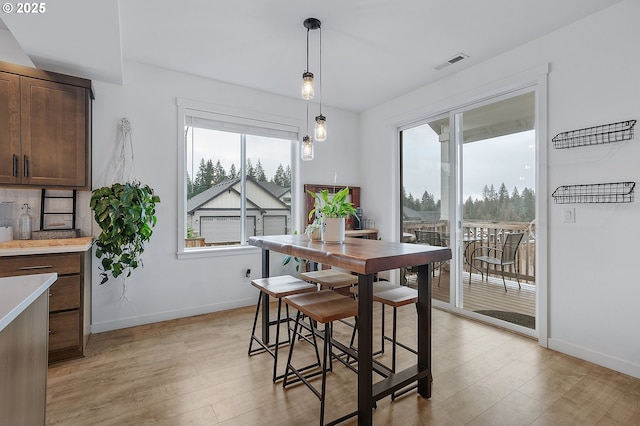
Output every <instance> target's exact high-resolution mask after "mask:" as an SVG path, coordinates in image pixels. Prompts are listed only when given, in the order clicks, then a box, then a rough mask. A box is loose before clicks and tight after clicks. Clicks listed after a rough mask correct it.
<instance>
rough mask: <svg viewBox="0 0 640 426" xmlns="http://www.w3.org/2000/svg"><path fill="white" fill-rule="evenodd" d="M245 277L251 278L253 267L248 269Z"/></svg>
mask: <svg viewBox="0 0 640 426" xmlns="http://www.w3.org/2000/svg"><path fill="white" fill-rule="evenodd" d="M244 277H245V278H251V268H247V270H246V271H245V273H244Z"/></svg>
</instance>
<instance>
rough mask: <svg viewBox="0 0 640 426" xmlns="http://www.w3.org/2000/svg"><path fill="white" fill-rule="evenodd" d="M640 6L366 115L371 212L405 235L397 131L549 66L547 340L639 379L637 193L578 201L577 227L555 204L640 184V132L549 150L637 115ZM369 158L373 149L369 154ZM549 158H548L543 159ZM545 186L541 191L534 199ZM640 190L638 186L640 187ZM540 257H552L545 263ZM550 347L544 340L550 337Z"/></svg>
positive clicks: (383, 227) (627, 4)
mask: <svg viewBox="0 0 640 426" xmlns="http://www.w3.org/2000/svg"><path fill="white" fill-rule="evenodd" d="M637 16H640V2H637V1H636V0H626V1H623V2H621V3H619V4H617V5H615V6H613V7H611V8H609V9H606V10H604V11H602V12H600V13H598V14H595V15H593V16H591V17H588V18H586V19H584V20H582V21H579V22H576V23H574V24H572V25H570V26H567V27H565V28H564V29H562V30H560V31H557V32H554V33H552V34H549V35H547V36H545V37H543V38H541V39H539V40H537V41H535V42H532V43H529V44H526V45H524V46H521V47H520V48H517V49H514V50H513V51H510V52H507V53H506V54H503V55H501V56H499V57H496V58H494V59H492V60H489V61H486V62H484V63H482V64H479V65H477V66H475V67H473V68H472V69H469V70H467V71H464V72H460V73H458V74H456V75H453V76H451V77H450V78H447V79H444V80H441V81H439V82H438V83H435V84H432V85H430V86H426V87H423V88H421V89H419V90H416V91H414V92H412V93H410V94H407V95H405V96H402V97H400V98H397V99H394V100H393V101H390V102H388V103H386V104H384V105H381V106H379V107H376V108H374V109H371V110H369V111H366V112H365V113H363V114H362V115H361V119H360V129H361V144H362V146H363V147H364V146H367V147H368V149H367V150H366V156H365V157H364V158H363V161H366V162H367V163H368V164H375V165H376V167H371V168H368V167H362V173H363V177H362V179H363V181H364V182H367V185H366V187H375V188H379V190H380V191H382V193H380V192H378V193H377V194H378V195H379V196H376V197H374V196H373V195H372V194H371V192H369V191H366V188H365V191H363V205H366V206H370V207H369V208H370V209H371V208H372V207H373V208H374V210H375V211H376V214H377V217H376V220H377V222H378V226H379V228H380V232H381V236H382V238H393V237H396V235H397V230H396V228H397V223H398V222H397V220H398V218H397V214H396V212H395V209H396V208H397V207H396V206H395V205H393V204H390V203H389V201H388V200H389V197H390V196H393V197H395V198H397V193H398V191H397V185H398V182H397V178H396V174H397V167H396V165H397V162H398V160H397V158H398V156H397V153H396V149H397V142H396V141H395V133H396V132H395V127H396V125H398V124H400V123H407V122H411V121H412V120H415V119H417V118H424V117H427V116H429V115H431V114H435V113H439V112H442V111H446V110H447V109H449V108H452V107H456V106H459V105H461V104H463V103H466V102H468V101H469V100H472V99H474V98H477V97H481V96H483V95H486V94H489V93H491V92H493V91H495V90H498V89H500V88H501V87H505V88H506V87H509V86H510V85H512V84H514V83H517V82H518V81H526V80H527V79H529V77H531V75H534V74H535V72H532V71H528V70H532V69H536V67H540V66H543V65H544V64H546V63H549V64H550V72H549V75H548V121H547V125H548V134H547V135H541V136H542V137H541V141H543V143H548V144H549V145H548V158H547V160H548V169H546V170H543V171H542V172H543V173H546V178H547V181H548V184H547V188H546V192H547V193H548V196H549V199H548V200H547V202H548V209H547V213H548V227H547V235H548V247H547V249H548V259H547V261H548V274H547V276H546V277H541V281H542V282H543V283H544V282H545V281H546V283H547V285H548V287H547V290H548V306H547V307H548V309H549V317H548V337H549V339H548V345H549V347H550V348H552V349H557V350H560V351H562V352H565V353H568V354H570V355H573V356H576V357H579V358H583V359H586V360H589V361H592V362H595V363H598V364H601V365H604V366H607V367H609V368H612V369H615V370H618V371H621V372H624V373H626V374H630V375H633V376H635V377H640V331H638V330H639V329H638V324H640V278H638V269H637V265H635V262H637V261H638V260H637V258H638V254H639V253H640V249H638V241H640V226H638V223H639V219H640V203H639V202H640V197H638V196H636V200H638V201H636V202H634V203H630V204H599V205H595V204H576V205H572V206H573V207H575V209H576V223H573V224H568V223H563V222H562V221H561V212H562V207H563V206H562V205H555V204H553V202H552V201H551V199H550V195H551V193H552V192H553V190H554V189H555V188H556V187H558V186H560V185H567V184H582V183H605V182H617V181H635V182H639V183H640V171H639V170H640V169H639V167H638V165H637V163H638V159H639V158H640V140H639V139H640V136H638V128H637V127H638V126H636V136H635V138H634V140H632V141H629V142H623V143H619V144H612V145H600V146H596V147H582V148H574V149H566V150H557V149H553V148H551V138H552V137H553V136H554V135H556V134H557V133H560V132H563V131H568V130H575V129H580V128H583V127H590V126H596V125H601V124H608V123H613V122H617V121H622V120H628V119H640V102H639V101H638V99H640V83H639V81H640V80H639V77H638V76H639V75H640V54H639V53H638V46H637V44H638V40H640V26H638V25H637V22H636V20H637V19H636V18H637ZM363 152H365V151H364V150H363ZM541 160H542V161H544V160H545V159H544V158H542V159H541ZM541 189H542V190H543V191H544V189H543V188H538V194H540V193H541V192H543V191H541ZM638 189H640V188H638ZM543 261H544V260H543ZM542 343H543V344H545V343H547V342H542Z"/></svg>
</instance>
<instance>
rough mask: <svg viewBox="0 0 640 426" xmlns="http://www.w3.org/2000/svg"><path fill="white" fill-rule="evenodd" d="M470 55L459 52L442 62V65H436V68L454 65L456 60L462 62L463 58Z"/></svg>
mask: <svg viewBox="0 0 640 426" xmlns="http://www.w3.org/2000/svg"><path fill="white" fill-rule="evenodd" d="M468 57H469V55H465V54H464V53H458V54H457V55H454V56H453V57H451V58H449V59H447V60H446V61H445V62H443V63H441V64H440V65H436V66H435V67H434V68H435V69H436V70H441V69H442V68H444V67H448V66H449V65H453V64H455V63H456V62H460V61H461V60H463V59H466V58H468Z"/></svg>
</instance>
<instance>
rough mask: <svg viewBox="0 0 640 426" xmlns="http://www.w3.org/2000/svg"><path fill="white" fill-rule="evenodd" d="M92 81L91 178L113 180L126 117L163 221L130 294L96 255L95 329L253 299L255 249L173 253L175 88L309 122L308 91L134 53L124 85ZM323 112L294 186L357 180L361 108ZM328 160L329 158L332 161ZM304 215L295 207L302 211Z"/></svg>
mask: <svg viewBox="0 0 640 426" xmlns="http://www.w3.org/2000/svg"><path fill="white" fill-rule="evenodd" d="M94 89H95V95H96V100H95V101H94V103H93V187H94V188H96V187H99V186H102V185H105V184H110V182H111V179H112V175H113V169H112V162H113V161H114V159H115V153H116V152H119V151H118V150H119V141H118V133H117V131H118V124H119V120H120V119H121V118H122V117H126V118H128V119H129V121H130V122H131V126H132V129H133V131H132V135H133V145H134V152H135V170H136V177H137V178H138V179H139V180H141V181H143V182H144V183H147V184H149V185H150V186H151V187H153V188H154V190H155V191H156V193H157V194H158V195H159V196H160V198H161V203H160V204H159V205H158V209H157V215H158V225H157V226H156V228H154V234H153V236H152V238H151V241H150V242H149V243H148V245H147V246H146V249H145V252H144V255H143V261H144V268H140V269H137V270H135V271H134V272H133V274H132V276H131V277H130V278H129V279H127V280H126V299H125V298H122V297H121V295H122V285H121V283H119V282H118V281H113V280H110V281H109V282H108V283H106V284H104V285H98V283H99V282H100V279H99V276H98V272H99V271H98V269H97V266H98V260H97V259H95V258H94V265H93V266H94V267H93V273H94V279H93V282H94V285H93V320H92V331H93V332H99V331H105V330H111V329H116V328H122V327H127V326H131V325H136V324H143V323H149V322H155V321H160V320H166V319H171V318H177V317H182V316H187V315H194V314H200V313H206V312H212V311H216V310H223V309H229V308H233V307H238V306H247V305H252V304H254V303H255V301H256V297H257V295H256V293H255V291H254V290H255V289H254V288H253V287H251V285H250V283H249V280H247V279H245V277H244V271H245V269H246V268H251V270H252V277H259V276H260V273H261V257H260V251H259V250H258V249H254V250H252V253H250V254H246V253H245V254H238V253H234V254H227V255H226V256H222V257H203V258H191V259H183V260H178V259H177V257H176V249H177V241H176V235H177V220H178V216H177V192H178V190H177V188H178V186H177V185H178V176H177V166H178V165H177V161H176V157H177V137H178V136H177V135H178V132H177V120H178V117H177V114H178V113H177V106H176V98H185V99H191V100H194V101H198V102H206V103H210V104H213V105H219V106H223V107H224V108H233V109H242V110H246V111H253V112H257V113H260V114H270V115H272V116H273V115H278V116H282V117H286V118H288V119H289V120H291V119H294V120H297V121H299V122H300V125H301V126H302V127H303V129H302V131H304V126H305V113H306V109H305V104H304V101H302V100H296V99H295V98H284V97H281V96H276V95H272V94H269V93H266V92H260V91H256V90H250V89H246V88H241V87H238V86H233V85H229V84H225V83H222V82H216V81H211V80H207V79H203V78H200V77H196V76H192V75H186V74H181V73H176V72H171V71H167V70H164V69H159V68H154V67H150V66H147V65H142V64H136V63H125V84H124V85H123V86H118V85H112V84H107V83H101V82H97V81H95V82H94ZM293 96H295V95H293ZM323 112H325V115H326V116H327V117H328V125H329V126H330V127H329V132H331V133H330V135H329V139H327V141H326V142H323V143H317V144H316V154H315V155H316V159H315V160H314V161H312V162H305V163H302V164H301V167H300V176H299V178H298V179H297V180H296V181H295V184H296V185H297V188H296V189H294V191H295V193H296V195H301V194H302V193H303V191H302V184H304V183H330V182H333V176H334V172H335V173H337V174H338V181H339V183H346V184H351V185H358V184H359V183H360V178H359V170H358V165H357V164H358V161H357V158H358V156H357V155H358V152H357V148H358V147H357V139H358V128H357V116H356V115H355V114H353V113H349V112H344V111H340V110H336V109H332V108H328V107H327V108H324V111H323ZM311 130H313V129H311ZM338 135H339V136H338ZM329 163H331V166H327V164H329ZM294 167H295V166H294ZM294 173H295V168H294ZM294 179H295V176H294ZM303 215H304V213H303V212H302V211H298V212H297V218H298V220H300V221H301V220H302V216H303ZM96 228H97V226H96ZM97 233H98V230H97V229H94V234H95V235H97ZM273 263H275V265H274V267H272V271H274V272H275V273H278V272H279V270H278V269H276V268H279V264H278V262H277V261H276V262H273Z"/></svg>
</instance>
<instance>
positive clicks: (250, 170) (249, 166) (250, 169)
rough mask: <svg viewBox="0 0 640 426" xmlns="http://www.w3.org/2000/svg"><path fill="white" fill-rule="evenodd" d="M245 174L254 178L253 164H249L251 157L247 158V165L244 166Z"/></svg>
mask: <svg viewBox="0 0 640 426" xmlns="http://www.w3.org/2000/svg"><path fill="white" fill-rule="evenodd" d="M245 174H246V175H247V176H250V177H252V178H255V177H256V172H255V170H254V169H253V164H251V158H247V167H246V171H245Z"/></svg>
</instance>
